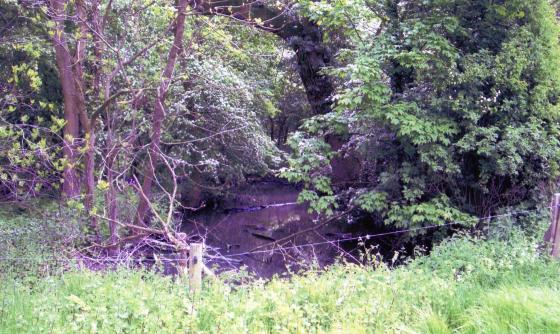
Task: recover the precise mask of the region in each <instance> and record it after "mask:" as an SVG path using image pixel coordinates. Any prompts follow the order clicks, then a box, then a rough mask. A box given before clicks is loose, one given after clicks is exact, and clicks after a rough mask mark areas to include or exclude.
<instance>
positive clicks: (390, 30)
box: [287, 0, 560, 226]
mask: <svg viewBox="0 0 560 334" xmlns="http://www.w3.org/2000/svg"><path fill="white" fill-rule="evenodd" d="M303 6H304V9H305V13H306V14H307V15H308V16H309V17H310V18H311V19H313V20H315V21H317V22H321V24H323V25H325V27H326V28H327V31H328V32H329V33H330V34H333V35H337V36H338V38H340V34H341V33H342V34H343V36H344V38H345V41H346V42H347V43H348V46H347V48H346V49H343V50H341V51H340V52H339V54H340V56H339V65H338V66H337V67H335V68H331V69H329V70H328V73H330V74H331V75H333V76H334V77H336V78H337V80H339V81H340V85H339V90H338V93H337V95H336V96H335V101H336V102H335V105H334V112H333V114H335V115H337V116H330V115H327V116H325V115H322V116H320V120H321V121H322V123H321V128H320V129H321V131H317V126H314V127H313V128H311V129H306V128H302V131H305V134H299V135H298V136H299V138H302V137H303V138H317V137H319V138H322V137H324V136H325V134H329V133H330V134H333V133H338V134H343V135H344V136H346V137H345V138H347V139H348V143H349V144H348V145H346V146H344V147H343V149H341V150H340V153H339V154H340V155H347V154H348V150H349V149H351V150H352V151H353V152H354V154H357V155H359V157H360V160H361V161H362V162H363V164H364V166H375V168H374V169H363V170H362V171H361V173H362V175H363V177H362V178H363V179H365V181H364V182H363V183H362V184H364V186H363V187H359V188H355V189H350V191H351V192H352V191H353V192H354V193H355V194H356V196H345V197H344V196H342V195H341V194H342V193H343V192H342V190H343V189H333V191H334V194H335V196H336V195H340V198H341V199H342V198H343V197H344V198H350V199H352V198H359V197H360V196H361V195H360V194H363V193H370V194H384V195H383V196H384V198H385V202H386V203H385V204H383V203H380V198H379V197H377V198H369V199H361V200H358V204H360V205H361V207H362V208H363V209H364V210H366V211H375V212H376V213H377V214H379V215H381V218H383V219H385V220H386V222H388V223H391V224H395V225H397V226H410V225H421V224H424V223H426V222H431V223H436V222H437V221H451V220H455V219H464V218H466V217H468V216H466V215H465V214H463V213H466V214H474V215H477V216H482V215H487V214H490V213H492V212H496V211H498V210H499V209H500V208H502V207H507V206H514V205H518V204H523V205H534V204H535V203H539V202H540V201H541V200H542V196H543V195H544V194H545V190H547V189H548V187H550V186H552V184H553V182H554V180H555V179H556V177H557V176H558V172H559V169H558V165H559V162H560V161H559V159H560V141H558V133H559V130H560V129H559V128H558V116H559V113H558V111H559V99H558V97H559V96H560V86H559V83H560V72H559V71H560V70H559V69H560V63H559V61H560V60H559V59H560V48H559V44H558V40H559V34H558V32H559V31H558V24H557V22H556V18H555V15H554V12H553V10H552V8H551V7H550V4H549V3H548V2H547V1H545V0H531V1H507V2H506V3H504V4H496V3H492V2H487V1H478V0H472V1H454V0H444V1H432V2H412V3H407V4H406V5H400V4H399V3H398V2H397V1H386V2H383V3H380V4H377V5H372V4H369V3H362V2H360V1H357V2H344V1H341V2H333V3H329V4H324V3H314V2H311V3H308V2H303ZM342 13H344V15H342ZM331 21H332V25H331V26H329V22H331ZM341 22H345V24H342V23H341ZM343 27H346V29H344V28H343ZM340 118H343V119H345V120H346V122H340V121H339V119H340ZM313 122H315V123H317V122H318V118H316V120H315V121H312V120H310V121H308V123H311V124H314V123H313ZM341 125H342V128H341ZM306 140H307V141H311V139H306ZM301 154H305V151H303V150H299V151H296V152H295V154H294V156H296V157H298V159H299V161H304V159H303V158H302V157H300V155H301ZM312 154H313V155H314V158H313V159H314V160H315V161H316V160H319V158H318V157H316V155H317V153H316V152H313V153H312ZM291 168H292V169H293V172H292V173H291V174H290V173H287V175H294V174H298V173H304V174H305V173H307V175H308V176H300V178H299V179H300V180H305V179H306V177H317V176H318V175H321V176H330V170H329V169H328V168H318V167H317V166H315V165H312V164H308V165H307V166H306V167H305V168H304V167H302V166H301V165H299V164H292V165H291ZM372 175H373V177H372ZM368 177H369V179H367V178H368ZM311 188H312V187H311ZM543 190H544V191H543ZM344 191H346V189H344ZM328 196H332V195H331V194H328ZM314 200H316V201H319V200H320V196H318V197H317V198H316V199H314ZM462 212H463V213H462Z"/></svg>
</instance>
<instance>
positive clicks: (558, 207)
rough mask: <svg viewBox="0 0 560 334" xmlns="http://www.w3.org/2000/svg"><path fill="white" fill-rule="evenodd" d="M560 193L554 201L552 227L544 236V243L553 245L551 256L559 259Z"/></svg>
mask: <svg viewBox="0 0 560 334" xmlns="http://www.w3.org/2000/svg"><path fill="white" fill-rule="evenodd" d="M559 219H560V193H555V194H554V198H553V199H552V206H551V217H550V227H549V228H548V230H547V231H546V233H545V235H544V241H545V243H547V244H550V245H551V250H550V255H552V256H553V257H558V255H559V247H560V223H559V222H558V220H559Z"/></svg>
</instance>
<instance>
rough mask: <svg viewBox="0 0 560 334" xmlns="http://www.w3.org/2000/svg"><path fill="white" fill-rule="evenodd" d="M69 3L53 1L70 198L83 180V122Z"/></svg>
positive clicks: (65, 186) (66, 183)
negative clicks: (68, 27) (68, 29)
mask: <svg viewBox="0 0 560 334" xmlns="http://www.w3.org/2000/svg"><path fill="white" fill-rule="evenodd" d="M65 6H66V1H65V0H52V1H51V2H50V7H51V11H52V13H53V14H52V15H53V21H54V23H55V31H54V34H53V37H52V41H53V45H54V50H55V54H56V65H57V68H58V72H59V77H60V84H61V86H62V95H63V104H64V120H65V121H66V124H65V126H64V141H63V145H64V149H63V153H64V158H65V159H66V165H65V167H64V172H63V182H64V183H63V193H64V196H65V197H66V198H75V197H77V196H79V194H80V179H79V177H78V174H77V171H76V164H77V156H78V154H77V151H76V142H75V141H76V140H77V139H78V138H79V136H80V121H79V109H78V108H79V107H78V105H77V100H76V96H77V94H78V92H77V90H76V85H75V78H74V73H73V70H72V67H73V66H72V56H71V55H70V52H69V49H68V43H67V41H66V37H65V32H64V17H65V11H64V7H65Z"/></svg>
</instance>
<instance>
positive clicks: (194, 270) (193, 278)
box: [189, 243, 204, 292]
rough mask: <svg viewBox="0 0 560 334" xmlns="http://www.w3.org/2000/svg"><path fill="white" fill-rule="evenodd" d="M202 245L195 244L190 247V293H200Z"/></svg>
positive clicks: (202, 265) (202, 264)
mask: <svg viewBox="0 0 560 334" xmlns="http://www.w3.org/2000/svg"><path fill="white" fill-rule="evenodd" d="M203 251H204V244H201V243H195V244H191V245H190V252H189V254H190V256H189V287H190V289H191V291H192V292H196V291H200V288H201V286H202V270H203V267H204V263H203V262H202V253H203Z"/></svg>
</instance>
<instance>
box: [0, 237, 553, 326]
mask: <svg viewBox="0 0 560 334" xmlns="http://www.w3.org/2000/svg"><path fill="white" fill-rule="evenodd" d="M536 245H537V244H536V243H535V241H534V240H533V239H532V238H531V237H529V236H527V235H524V234H522V233H520V232H519V231H515V232H513V233H512V234H510V235H509V236H508V238H507V239H505V240H497V239H492V240H484V239H478V238H472V237H455V238H453V239H451V240H449V241H447V242H446V243H444V244H442V245H441V246H437V247H436V248H435V249H434V251H433V253H432V254H431V255H429V256H426V257H421V258H418V259H417V260H414V261H412V262H411V263H409V264H408V265H405V266H402V267H399V268H396V269H389V268H387V267H385V266H384V265H381V264H379V263H377V262H376V263H375V264H376V266H357V265H353V264H337V265H335V266H333V267H331V268H329V269H328V270H327V271H324V272H313V271H311V272H305V273H301V274H299V275H295V276H293V277H291V278H289V279H285V278H284V279H281V278H275V279H273V280H271V281H269V282H264V281H261V280H253V281H250V282H248V283H247V282H246V281H245V280H244V279H243V280H240V281H237V284H235V285H231V282H228V281H227V280H226V277H225V276H224V277H222V278H221V279H220V280H218V281H211V280H205V282H206V284H205V286H204V288H203V290H202V292H201V293H200V295H192V294H190V293H189V292H188V289H187V285H184V284H181V283H176V282H173V281H172V279H171V278H169V277H161V276H158V275H155V274H153V273H150V272H143V271H137V270H130V271H129V270H117V271H113V272H106V273H94V272H70V273H66V274H64V275H62V276H60V277H50V278H46V279H44V280H41V281H38V282H35V284H33V285H32V286H29V285H25V284H21V283H19V282H18V281H12V282H7V283H5V284H2V287H1V288H0V298H1V299H2V300H3V302H2V304H0V305H1V306H0V307H1V312H0V330H1V331H2V332H3V333H20V332H26V333H42V332H45V331H49V330H50V331H53V332H57V333H75V332H87V333H91V332H97V333H114V332H128V333H153V332H155V331H157V332H158V333H177V332H196V333H340V332H344V333H403V332H414V333H528V332H531V333H556V332H557V331H558V328H559V327H558V326H559V322H558V307H559V305H558V300H559V297H560V285H559V283H558V280H557V277H558V274H559V273H560V264H559V263H558V262H557V261H550V260H549V259H548V258H547V257H546V256H543V255H542V254H539V252H538V250H537V247H536ZM244 282H245V283H244Z"/></svg>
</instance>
